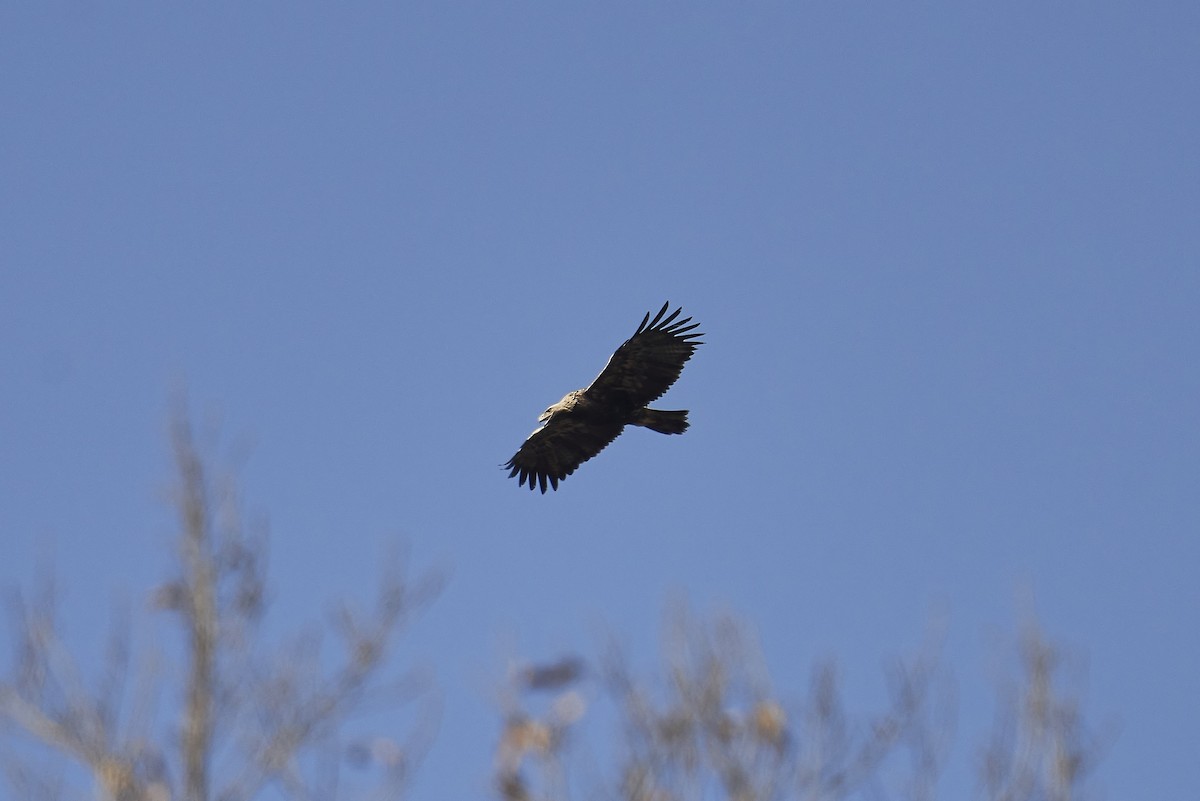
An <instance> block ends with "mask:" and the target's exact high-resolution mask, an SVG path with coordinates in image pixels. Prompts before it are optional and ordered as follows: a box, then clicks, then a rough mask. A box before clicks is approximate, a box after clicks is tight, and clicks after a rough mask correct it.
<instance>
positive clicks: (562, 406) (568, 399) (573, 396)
mask: <svg viewBox="0 0 1200 801" xmlns="http://www.w3.org/2000/svg"><path fill="white" fill-rule="evenodd" d="M580 394H581V393H580V391H579V390H575V391H574V392H568V393H567V394H566V395H563V398H562V400H560V401H559V402H558V403H555V404H552V405H550V406H547V407H546V411H544V412H542V413H541V414H540V415H538V422H539V423H545V422H548V421H549V420H550V418H551V417H553V416H554V415H556V414H558V413H559V412H564V411H570V410H571V408H572V407H573V406H574V405H575V403H576V401H577V400H578V399H579V395H580Z"/></svg>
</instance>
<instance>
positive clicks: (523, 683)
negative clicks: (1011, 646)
mask: <svg viewBox="0 0 1200 801" xmlns="http://www.w3.org/2000/svg"><path fill="white" fill-rule="evenodd" d="M664 641H665V645H666V648H665V653H664V660H663V661H664V665H663V671H662V672H663V675H662V677H660V678H659V679H658V680H650V681H646V680H639V679H638V678H636V677H635V676H634V675H633V673H632V671H631V669H630V667H629V661H628V660H627V659H626V658H625V657H623V656H622V655H621V654H620V653H619V652H618V651H616V650H611V649H610V651H609V653H608V654H607V655H606V656H605V657H604V658H603V659H601V660H600V665H601V667H600V668H599V670H597V671H594V672H590V671H589V670H588V669H587V666H586V665H585V663H584V662H583V661H581V660H579V659H578V658H572V659H567V660H562V661H560V662H557V663H553V664H550V665H545V666H540V667H536V666H535V667H524V668H521V669H519V670H514V671H513V672H512V673H511V675H510V677H509V679H508V681H507V682H506V684H505V687H504V690H503V692H502V698H503V706H504V709H503V715H504V718H503V721H504V722H503V726H502V731H501V736H500V739H499V742H498V746H497V754H496V763H495V785H496V792H497V794H498V795H499V797H500V798H502V799H503V801H534V800H535V799H537V801H550V800H551V799H553V800H554V801H564V799H566V798H568V797H570V795H571V793H570V790H571V785H572V782H571V781H570V779H571V774H572V771H571V768H570V766H571V763H572V760H571V759H570V754H569V751H570V744H571V742H572V740H573V739H578V735H580V734H582V732H581V731H580V727H581V725H582V722H583V720H584V718H585V714H584V713H585V710H587V709H588V707H589V703H588V702H587V700H586V696H587V693H588V687H589V685H594V684H595V683H597V682H598V683H599V685H600V686H599V688H598V689H599V695H600V696H601V698H607V699H608V700H611V701H612V702H614V704H615V707H616V711H617V717H618V719H619V721H620V725H621V729H622V731H621V733H620V734H619V735H618V736H617V737H616V742H617V743H618V748H617V752H618V754H619V765H618V768H617V771H616V777H615V779H614V780H612V781H611V783H609V784H607V785H606V786H603V787H593V788H591V790H590V792H588V793H587V794H586V797H602V798H614V799H619V801H685V800H686V801H701V800H702V799H728V801H775V799H798V800H799V799H803V800H804V801H834V800H835V799H844V798H902V799H911V801H924V800H926V799H933V798H936V797H937V792H938V779H939V775H940V771H941V769H942V766H943V761H944V758H945V756H946V754H947V752H948V750H949V746H950V744H951V741H952V739H953V731H954V706H955V704H954V699H953V691H952V683H951V682H950V680H949V677H948V675H947V674H946V673H945V671H944V670H943V669H942V668H941V667H940V666H939V663H938V659H937V655H938V650H939V649H938V647H937V638H932V639H931V642H930V643H929V644H927V645H925V646H923V647H922V648H921V649H920V650H919V651H918V652H917V654H916V655H915V656H914V657H912V658H911V659H908V660H899V661H897V662H895V664H893V665H892V666H891V667H890V668H889V670H888V671H887V672H886V679H887V687H888V690H889V693H888V697H889V700H888V703H887V704H886V706H885V707H884V708H883V709H882V710H881V711H879V712H877V713H875V714H873V715H866V716H862V717H856V716H854V715H851V714H850V713H849V712H848V711H847V706H846V704H845V701H844V698H843V691H842V690H841V688H840V686H839V680H838V671H837V669H836V667H835V666H834V665H833V664H830V663H825V664H819V665H817V667H816V668H815V669H814V670H813V671H812V677H811V681H810V684H809V690H808V693H807V697H805V698H804V699H803V700H801V701H800V702H799V703H789V702H788V701H787V700H785V699H784V698H783V697H782V696H781V694H780V693H779V692H778V691H777V690H776V689H775V688H774V687H773V685H772V682H771V680H770V678H769V676H768V675H767V671H766V669H765V668H764V667H763V660H762V658H761V655H760V650H759V648H758V646H757V644H756V642H755V641H754V639H753V638H752V637H751V636H750V635H749V634H748V629H747V627H746V626H745V625H743V624H740V623H738V622H737V621H736V620H735V619H733V618H731V617H729V616H719V617H717V618H716V619H714V620H712V621H709V622H698V621H696V620H694V619H693V618H692V616H690V615H689V614H688V613H687V611H686V609H683V608H680V609H678V610H677V611H676V612H675V613H674V614H673V615H672V616H671V617H670V619H669V622H668V626H667V629H666V634H665V637H664ZM1021 653H1022V655H1023V660H1022V662H1021V666H1022V674H1021V679H1020V681H1019V682H1018V683H1017V686H1016V688H1015V689H1011V690H1010V691H1006V692H1002V693H1001V696H1000V705H999V710H1000V713H999V719H998V722H997V725H996V734H995V735H994V737H993V740H992V742H991V743H990V744H989V746H988V748H987V751H986V753H985V759H984V769H983V772H982V777H981V779H982V780H981V790H982V794H983V797H984V798H986V799H988V800H989V801H1068V799H1081V798H1084V797H1085V796H1084V795H1083V792H1082V791H1083V788H1082V786H1081V779H1082V777H1083V775H1084V773H1085V772H1086V770H1087V769H1088V768H1090V767H1091V766H1092V765H1093V763H1094V762H1095V760H1096V759H1097V753H1098V749H1097V742H1096V741H1095V739H1094V738H1089V737H1087V736H1085V734H1084V727H1083V721H1082V717H1081V714H1080V712H1079V705H1078V703H1077V701H1076V700H1075V699H1074V698H1073V697H1071V696H1070V694H1069V693H1066V692H1065V691H1064V690H1063V689H1062V688H1061V687H1059V686H1058V683H1056V675H1055V674H1056V669H1057V667H1058V663H1057V662H1056V657H1055V651H1054V650H1053V649H1052V648H1050V646H1049V645H1048V644H1047V643H1046V642H1045V640H1044V638H1043V637H1042V636H1041V634H1040V633H1039V632H1038V630H1037V629H1036V627H1034V626H1032V625H1031V626H1030V627H1029V629H1028V631H1027V633H1026V635H1025V638H1024V640H1023V644H1022V648H1021ZM567 667H569V668H570V669H569V670H568V669H565V668H567ZM547 677H553V678H555V679H556V681H546V680H544V679H545V678H547ZM534 678H542V679H543V680H542V681H534V680H533V679H534ZM593 689H595V688H594V687H593ZM547 695H548V696H549V700H546V698H545V696H547ZM600 773H601V775H603V774H604V773H605V771H603V770H601V771H600Z"/></svg>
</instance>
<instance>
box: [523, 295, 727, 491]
mask: <svg viewBox="0 0 1200 801" xmlns="http://www.w3.org/2000/svg"><path fill="white" fill-rule="evenodd" d="M670 305H671V304H670V302H667V303H664V304H663V307H662V308H661V309H659V310H658V314H656V315H654V319H653V320H651V319H650V314H649V312H647V313H646V316H645V317H643V318H642V324H641V325H639V326H638V328H637V331H634V332H633V336H631V337H630V338H629V339H627V340H625V344H623V345H621V347H619V348H617V350H616V352H615V353H613V355H612V358H610V359H609V360H608V364H606V365H605V366H604V370H603V371H601V373H600V375H599V376H597V377H596V380H595V381H593V382H592V383H591V384H589V385H588V386H587V387H586V388H584V389H577V390H575V391H574V392H568V393H567V394H566V396H564V397H563V399H562V400H560V401H559V402H558V403H556V404H554V405H553V406H551V407H550V408H548V409H546V411H544V412H542V414H541V416H540V417H538V421H539V422H541V423H543V424H544V425H542V426H541V427H540V428H537V429H536V430H534V432H533V433H532V434H530V435H529V438H528V439H526V440H525V442H524V444H522V445H521V449H520V450H518V451H517V453H516V455H514V456H513V458H511V459H509V460H508V464H506V465H504V467H505V468H506V469H508V468H511V472H509V474H508V476H509V478H512V477H513V476H519V477H520V481H519V485H520V486H524V484H525V482H526V481H528V482H529V489H530V490H533V488H534V486H535V485H537V486H539V487H541V488H542V493H543V494H545V492H546V484H547V482H549V484H550V486H551V487H553V488H554V489H556V490H557V489H558V482H559V481H562V480H563V479H564V478H566V477H567V476H569V475H571V474H572V473H574V472H575V468H577V467H579V465H581V464H583V463H584V462H586V461H587V460H588V459H591V458H592V457H593V456H595V455H596V454H598V453H599V452H600V451H602V450H604V448H605V446H607V445H608V443H610V442H612V441H613V440H614V439H616V438H617V435H618V434H620V433H621V431H622V430H623V429H624V428H625V426H627V425H634V426H644V427H646V428H649V429H651V430H653V431H657V432H659V433H660V434H682V433H683V432H684V431H687V428H688V420H687V414H688V413H687V410H683V411H677V412H666V411H661V410H658V409H650V408H647V404H649V403H652V402H653V401H655V400H658V398H660V397H661V396H662V394H663V393H664V392H666V391H667V389H669V388H670V386H671V385H672V384H674V383H675V381H676V379H678V378H679V374H680V372H682V371H683V365H684V363H686V362H687V360H688V359H690V358H691V357H692V354H693V353H695V352H696V346H697V345H702V344H704V343H702V342H698V341H695V340H696V338H697V337H702V336H704V334H702V333H699V332H697V333H690V332H691V331H692V329H694V328H696V327H697V326H698V325H700V324H699V323H692V324H691V325H688V323H691V321H692V318H691V317H684V318H683V319H682V320H679V321H675V318H676V317H678V316H679V313H680V312H681V311H683V309H682V308H680V309H676V310H675V311H673V312H671V313H670V314H669V315H667V316H666V317H664V316H663V315H665V314H667V308H668V307H669V306H670Z"/></svg>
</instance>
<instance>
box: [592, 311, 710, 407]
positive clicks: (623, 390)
mask: <svg viewBox="0 0 1200 801" xmlns="http://www.w3.org/2000/svg"><path fill="white" fill-rule="evenodd" d="M670 305H671V304H670V302H669V301H668V302H667V303H664V304H663V307H662V308H661V309H659V310H658V314H656V315H654V319H653V320H651V319H650V314H649V313H648V312H647V314H646V316H645V317H643V318H642V324H641V325H639V326H638V329H637V331H635V332H634V334H633V336H631V337H630V338H629V339H627V340H625V343H624V344H623V345H621V347H619V348H617V350H616V352H615V353H614V354H613V355H612V358H610V359H609V360H608V364H607V365H605V367H604V370H603V371H602V372H601V373H600V375H599V376H597V377H596V380H595V381H593V382H592V383H591V384H590V385H589V386H588V388H587V389H586V390H584V391H585V392H586V393H587V395H588V398H589V399H591V400H594V401H597V402H599V403H603V404H605V405H607V406H609V407H611V408H612V409H614V410H623V411H624V410H627V411H629V412H632V411H633V410H635V409H640V408H642V407H643V406H646V405H647V404H649V403H651V402H653V401H655V400H657V399H658V398H659V397H661V396H662V394H663V393H664V392H666V391H667V390H668V389H669V388H670V386H671V385H672V384H674V383H675V381H676V380H678V378H679V374H680V373H681V372H682V371H683V365H684V364H685V363H686V362H687V360H688V359H690V358H692V354H693V353H695V352H696V346H697V345H703V344H704V343H703V342H700V341H698V340H697V337H702V336H704V334H702V333H700V332H698V331H697V332H695V333H690V332H691V331H692V330H693V329H694V328H696V327H697V326H699V325H700V324H699V323H692V318H691V317H684V318H683V319H682V320H678V321H676V320H675V318H676V317H678V316H679V314H680V312H682V311H683V309H682V308H678V309H676V310H675V311H673V312H671V313H670V314H669V315H667V316H666V317H665V318H664V317H663V315H664V314H666V313H667V308H668V307H669V306H670ZM688 323H691V325H688Z"/></svg>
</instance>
